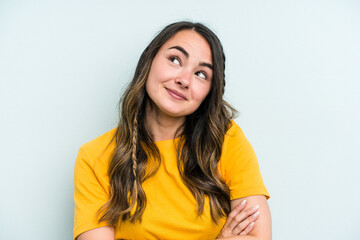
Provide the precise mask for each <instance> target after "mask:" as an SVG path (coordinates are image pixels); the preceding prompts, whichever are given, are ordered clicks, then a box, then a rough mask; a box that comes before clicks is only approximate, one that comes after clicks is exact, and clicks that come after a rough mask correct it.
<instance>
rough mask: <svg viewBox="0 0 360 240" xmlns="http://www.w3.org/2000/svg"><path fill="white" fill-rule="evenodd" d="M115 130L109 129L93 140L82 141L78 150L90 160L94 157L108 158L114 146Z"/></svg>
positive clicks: (94, 158) (98, 158)
mask: <svg viewBox="0 0 360 240" xmlns="http://www.w3.org/2000/svg"><path fill="white" fill-rule="evenodd" d="M115 132H116V128H114V129H111V130H110V131H108V132H106V133H104V134H102V135H100V136H98V137H96V138H94V139H93V140H91V141H89V142H87V143H84V144H83V145H81V147H80V150H79V151H81V152H83V153H84V154H85V155H86V156H87V159H88V161H90V162H91V161H94V160H96V159H97V160H100V159H104V160H108V158H109V157H110V156H111V155H112V153H113V151H114V148H115V139H113V138H114V135H115Z"/></svg>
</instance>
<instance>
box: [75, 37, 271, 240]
mask: <svg viewBox="0 0 360 240" xmlns="http://www.w3.org/2000/svg"><path fill="white" fill-rule="evenodd" d="M211 65H212V56H211V50H210V46H209V44H208V43H207V41H206V40H205V39H204V38H203V37H202V36H201V35H200V34H198V33H196V32H195V31H192V30H183V31H180V32H178V33H176V34H175V35H174V36H173V37H172V38H170V39H169V40H168V41H167V42H166V43H165V44H164V45H163V46H162V47H161V48H160V49H159V51H158V53H157V54H156V55H155V58H154V59H153V62H152V65H151V69H150V73H149V76H148V80H147V82H146V91H147V93H148V95H149V97H150V99H151V100H152V102H153V104H151V105H150V104H149V105H148V106H147V109H146V110H147V118H146V122H145V124H146V126H147V128H149V129H150V132H151V133H152V134H153V137H154V141H155V142H156V141H162V140H168V139H173V138H174V134H175V132H176V130H177V129H178V128H179V126H181V124H182V123H183V122H184V120H185V117H186V115H189V114H191V113H193V112H194V111H195V110H196V109H197V108H198V107H199V106H200V104H201V103H202V101H203V100H204V99H205V97H206V96H207V94H208V93H209V91H210V88H211V81H212V69H211ZM244 200H246V201H245V203H243V204H241V202H244ZM255 206H258V208H257V209H254V207H255ZM231 210H232V211H231V213H230V214H229V216H228V219H227V221H226V223H225V225H224V227H223V229H222V230H221V232H220V233H219V236H218V239H229V240H230V239H243V240H247V239H249V240H250V239H261V240H268V239H271V217H270V210H269V206H268V204H267V201H266V198H265V196H250V197H245V198H239V199H235V200H232V201H231ZM254 214H255V215H254ZM255 221H256V224H255V223H254V222H255ZM77 239H78V240H95V239H103V240H114V239H115V233H114V229H113V228H112V227H100V228H96V229H92V230H90V231H87V232H84V233H82V234H80V235H79V236H78V238H77Z"/></svg>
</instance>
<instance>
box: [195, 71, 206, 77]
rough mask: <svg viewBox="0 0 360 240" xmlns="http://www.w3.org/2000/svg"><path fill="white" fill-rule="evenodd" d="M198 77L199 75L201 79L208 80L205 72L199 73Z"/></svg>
mask: <svg viewBox="0 0 360 240" xmlns="http://www.w3.org/2000/svg"><path fill="white" fill-rule="evenodd" d="M196 75H197V76H198V77H200V78H203V79H206V74H205V73H204V72H202V71H200V72H197V73H196Z"/></svg>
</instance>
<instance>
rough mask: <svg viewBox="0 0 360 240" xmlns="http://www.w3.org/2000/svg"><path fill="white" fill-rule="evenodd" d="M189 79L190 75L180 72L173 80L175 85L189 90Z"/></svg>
mask: <svg viewBox="0 0 360 240" xmlns="http://www.w3.org/2000/svg"><path fill="white" fill-rule="evenodd" d="M190 79H191V73H190V72H186V71H182V72H181V73H180V74H179V75H178V76H177V77H176V79H175V83H176V84H177V85H179V86H180V87H181V88H185V89H187V88H189V85H190Z"/></svg>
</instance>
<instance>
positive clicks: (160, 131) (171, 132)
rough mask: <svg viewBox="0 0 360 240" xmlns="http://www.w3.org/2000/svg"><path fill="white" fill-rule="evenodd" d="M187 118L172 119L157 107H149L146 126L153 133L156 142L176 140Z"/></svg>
mask: <svg viewBox="0 0 360 240" xmlns="http://www.w3.org/2000/svg"><path fill="white" fill-rule="evenodd" d="M184 121H185V117H171V116H169V115H166V114H164V113H163V112H161V111H160V110H159V109H158V108H157V107H150V106H147V109H146V120H145V126H146V128H147V129H148V130H149V131H150V132H151V135H152V137H153V141H154V142H158V141H163V140H169V139H174V138H175V137H178V136H175V133H176V132H177V131H178V129H179V128H180V127H181V126H182V124H183V123H184Z"/></svg>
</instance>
